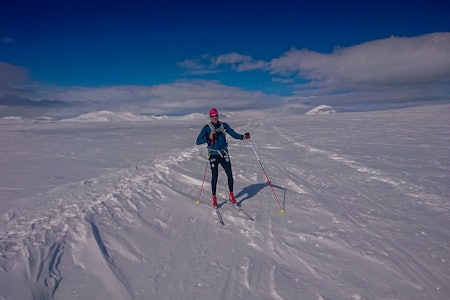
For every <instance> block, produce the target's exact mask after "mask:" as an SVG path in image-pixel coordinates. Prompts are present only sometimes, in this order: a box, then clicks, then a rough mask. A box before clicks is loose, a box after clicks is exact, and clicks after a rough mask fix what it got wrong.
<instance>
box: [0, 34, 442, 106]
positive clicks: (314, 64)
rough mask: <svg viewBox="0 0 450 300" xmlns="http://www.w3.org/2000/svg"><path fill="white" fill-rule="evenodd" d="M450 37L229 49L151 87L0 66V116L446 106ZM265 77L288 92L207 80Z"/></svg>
mask: <svg viewBox="0 0 450 300" xmlns="http://www.w3.org/2000/svg"><path fill="white" fill-rule="evenodd" d="M449 53H450V33H449V32H443V33H432V34H426V35H422V36H417V37H394V36H392V37H388V38H385V39H380V40H374V41H369V42H366V43H362V44H359V45H354V46H350V47H343V48H336V49H335V50H334V51H332V52H331V53H320V52H315V51H312V50H308V49H300V50H299V49H295V48H292V49H290V50H289V51H287V52H285V53H283V54H282V55H280V56H279V57H275V58H272V59H270V60H267V61H264V60H258V59H254V58H253V57H251V56H250V55H243V54H239V53H236V52H231V53H226V54H221V55H217V56H211V55H202V56H200V58H198V59H187V60H184V61H182V62H180V63H179V64H178V66H179V67H181V68H183V69H184V70H185V71H186V72H188V73H190V74H195V76H198V79H194V80H177V81H175V82H173V83H169V84H159V85H152V86H140V85H121V86H107V87H69V88H62V87H57V86H52V85H51V84H44V83H38V82H33V81H32V80H31V79H30V78H29V73H28V71H27V70H26V69H25V68H22V67H20V66H15V65H13V64H10V63H7V62H0V112H1V111H2V110H3V111H4V110H5V107H10V106H14V105H16V106H18V105H22V106H27V105H28V106H30V107H33V108H36V107H45V108H51V107H57V108H59V109H60V108H61V107H63V106H64V103H67V107H68V108H70V109H74V108H78V109H81V108H82V107H84V110H83V111H80V112H82V113H85V112H87V111H92V110H95V109H109V110H121V111H125V110H126V111H131V112H135V113H145V114H182V113H191V112H198V111H206V110H207V109H208V108H209V107H211V106H217V107H221V108H222V109H230V110H232V109H246V108H257V107H259V108H261V107H264V108H273V107H281V108H286V109H298V110H304V111H306V110H307V109H309V108H311V107H314V106H317V105H321V104H326V105H332V106H334V107H341V110H346V109H347V110H363V109H368V108H371V107H373V108H378V109H379V108H380V107H389V106H390V107H395V106H407V105H420V104H428V103H435V102H440V101H446V102H449V101H450V55H449ZM255 70H257V71H259V72H261V71H262V72H266V73H267V74H270V75H271V76H272V80H273V81H274V82H277V83H279V84H283V85H285V86H287V87H290V88H291V89H292V91H293V92H292V94H291V95H290V96H278V95H266V94H264V93H262V92H259V91H247V90H245V89H242V88H239V87H236V86H228V85H224V84H222V83H221V82H219V81H216V80H211V79H208V75H209V74H212V73H218V72H229V73H231V75H232V74H233V72H239V73H242V72H252V71H255Z"/></svg>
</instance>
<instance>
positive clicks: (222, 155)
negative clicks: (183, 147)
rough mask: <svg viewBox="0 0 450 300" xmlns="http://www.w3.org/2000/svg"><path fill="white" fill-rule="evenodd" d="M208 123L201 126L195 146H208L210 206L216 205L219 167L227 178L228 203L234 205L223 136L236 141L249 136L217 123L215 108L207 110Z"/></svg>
mask: <svg viewBox="0 0 450 300" xmlns="http://www.w3.org/2000/svg"><path fill="white" fill-rule="evenodd" d="M209 119H210V122H209V123H208V124H206V125H205V126H203V128H202V129H201V131H200V134H199V135H198V137H197V145H200V144H204V143H206V144H207V145H208V157H209V163H210V166H211V174H212V176H211V191H212V206H214V207H215V208H217V207H218V205H217V197H216V191H217V178H218V176H219V165H221V166H222V167H223V169H224V170H225V173H226V174H227V177H228V189H229V192H230V201H231V203H233V204H234V205H236V199H235V198H234V194H233V184H234V179H233V172H232V170H231V161H230V156H229V154H228V143H227V140H226V137H225V134H226V133H228V134H229V135H231V136H232V137H233V138H235V139H238V140H246V139H249V138H250V134H249V133H248V132H247V133H245V134H239V133H237V132H236V131H234V130H233V129H232V128H231V127H230V125H228V124H227V123H225V122H220V121H219V112H218V111H217V109H216V108H214V107H213V108H211V109H210V110H209Z"/></svg>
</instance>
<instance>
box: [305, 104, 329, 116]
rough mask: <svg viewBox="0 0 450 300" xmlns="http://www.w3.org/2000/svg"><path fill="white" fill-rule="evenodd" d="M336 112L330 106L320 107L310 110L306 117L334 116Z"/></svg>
mask: <svg viewBox="0 0 450 300" xmlns="http://www.w3.org/2000/svg"><path fill="white" fill-rule="evenodd" d="M335 112H336V110H335V109H334V108H333V107H331V106H329V105H319V106H317V107H315V108H313V109H311V110H308V111H307V112H306V113H305V114H306V115H329V114H334V113H335Z"/></svg>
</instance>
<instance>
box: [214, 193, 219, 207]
mask: <svg viewBox="0 0 450 300" xmlns="http://www.w3.org/2000/svg"><path fill="white" fill-rule="evenodd" d="M212 206H213V207H214V208H218V207H219V206H218V205H217V197H216V195H212Z"/></svg>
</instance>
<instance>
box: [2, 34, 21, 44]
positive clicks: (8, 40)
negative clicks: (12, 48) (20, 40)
mask: <svg viewBox="0 0 450 300" xmlns="http://www.w3.org/2000/svg"><path fill="white" fill-rule="evenodd" d="M0 41H1V42H2V43H5V44H11V45H16V44H17V42H16V40H15V39H13V38H11V37H9V36H4V37H2V38H1V39H0Z"/></svg>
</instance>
